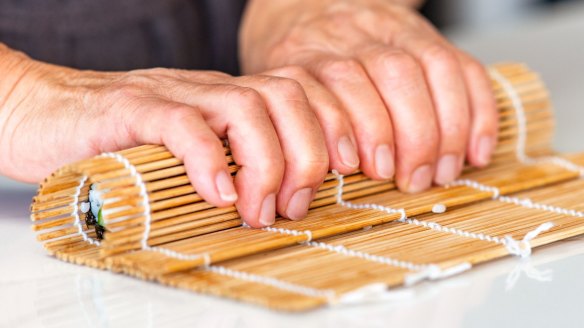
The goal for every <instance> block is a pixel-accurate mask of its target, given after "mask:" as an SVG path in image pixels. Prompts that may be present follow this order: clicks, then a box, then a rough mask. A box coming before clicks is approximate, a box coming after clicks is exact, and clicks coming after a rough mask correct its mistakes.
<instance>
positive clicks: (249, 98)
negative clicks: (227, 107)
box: [225, 85, 265, 111]
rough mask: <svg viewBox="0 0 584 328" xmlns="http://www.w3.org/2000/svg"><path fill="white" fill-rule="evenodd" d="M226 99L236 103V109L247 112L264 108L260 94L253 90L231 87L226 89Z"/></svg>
mask: <svg viewBox="0 0 584 328" xmlns="http://www.w3.org/2000/svg"><path fill="white" fill-rule="evenodd" d="M225 92H226V94H227V95H226V97H227V98H228V99H230V100H231V101H233V102H234V104H235V107H239V108H243V109H244V110H245V111H249V110H257V109H261V108H264V107H265V105H264V101H263V99H262V96H261V95H260V93H259V92H257V91H256V90H255V89H253V88H248V87H240V86H236V85H229V86H227V87H226V90H225Z"/></svg>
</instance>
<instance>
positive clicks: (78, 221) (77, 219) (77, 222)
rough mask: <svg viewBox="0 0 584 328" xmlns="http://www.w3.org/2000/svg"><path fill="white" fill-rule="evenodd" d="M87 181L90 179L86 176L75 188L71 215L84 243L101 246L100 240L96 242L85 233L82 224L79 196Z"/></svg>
mask: <svg viewBox="0 0 584 328" xmlns="http://www.w3.org/2000/svg"><path fill="white" fill-rule="evenodd" d="M87 179H88V178H87V176H85V175H84V176H83V177H81V180H79V184H78V185H77V187H76V188H75V193H74V194H73V202H71V204H69V205H70V206H72V207H73V211H72V213H71V215H72V216H73V218H74V219H75V220H74V221H73V225H74V226H75V227H76V228H77V233H78V234H79V235H80V236H81V237H82V238H83V241H85V242H88V243H90V244H91V245H96V246H99V245H100V242H99V240H95V239H93V238H91V237H89V236H88V235H87V233H85V231H83V225H82V224H81V218H80V217H79V196H80V195H81V188H83V186H84V185H85V182H86V181H87Z"/></svg>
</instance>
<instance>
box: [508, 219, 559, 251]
mask: <svg viewBox="0 0 584 328" xmlns="http://www.w3.org/2000/svg"><path fill="white" fill-rule="evenodd" d="M553 226H554V224H553V222H546V223H542V224H541V225H539V227H537V228H536V229H535V230H532V231H530V232H528V233H527V234H526V235H525V237H523V239H522V240H521V241H517V240H515V239H513V238H512V237H511V236H505V239H504V240H505V247H506V248H507V250H508V251H509V253H510V254H513V255H517V256H520V257H522V258H526V257H529V256H530V255H531V244H530V242H531V240H532V239H534V238H535V237H537V236H538V235H539V234H540V233H542V232H545V231H548V230H550V229H551V228H552V227H553Z"/></svg>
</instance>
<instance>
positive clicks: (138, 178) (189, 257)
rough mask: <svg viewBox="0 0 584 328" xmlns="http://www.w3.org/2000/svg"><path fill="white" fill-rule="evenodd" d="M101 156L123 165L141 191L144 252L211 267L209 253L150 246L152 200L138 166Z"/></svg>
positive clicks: (108, 155) (118, 155) (117, 156)
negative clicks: (198, 261) (199, 260)
mask: <svg viewBox="0 0 584 328" xmlns="http://www.w3.org/2000/svg"><path fill="white" fill-rule="evenodd" d="M101 156H102V157H109V158H113V159H115V160H116V161H118V162H119V163H121V164H122V165H124V168H125V169H127V170H128V171H129V172H130V176H131V177H132V178H134V181H135V185H136V187H138V189H139V190H140V191H139V195H140V198H141V199H142V202H141V204H142V207H143V208H144V211H143V212H142V215H143V216H144V232H143V234H142V238H141V239H140V245H141V246H142V247H141V248H142V250H145V251H152V252H157V253H160V254H163V255H165V256H168V257H172V258H175V259H177V260H183V261H195V260H198V259H203V261H204V263H205V266H209V265H210V264H211V256H210V254H209V253H200V254H188V253H180V252H176V251H173V250H171V249H168V248H164V247H152V246H150V245H148V238H149V236H150V229H151V223H152V214H151V207H150V198H149V197H148V190H147V189H146V184H145V183H144V180H143V179H142V175H141V174H140V173H138V170H137V169H136V166H134V165H133V164H132V163H130V161H129V160H128V159H127V158H126V157H124V156H122V155H120V154H118V153H103V154H102V155H101Z"/></svg>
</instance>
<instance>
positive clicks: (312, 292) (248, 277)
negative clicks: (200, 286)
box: [206, 265, 337, 303]
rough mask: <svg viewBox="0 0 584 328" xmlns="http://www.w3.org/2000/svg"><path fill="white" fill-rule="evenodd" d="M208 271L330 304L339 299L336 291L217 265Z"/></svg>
mask: <svg viewBox="0 0 584 328" xmlns="http://www.w3.org/2000/svg"><path fill="white" fill-rule="evenodd" d="M206 270H207V271H210V272H213V273H216V274H219V275H222V276H226V277H231V278H235V279H238V280H243V281H249V282H253V283H257V284H262V285H266V286H271V287H275V288H278V289H281V290H285V291H289V292H292V293H295V294H300V295H304V296H309V297H315V298H325V299H327V301H328V302H329V303H335V301H336V299H337V295H336V293H335V291H334V290H332V289H316V288H310V287H306V286H302V285H297V284H293V283H289V282H286V281H283V280H279V279H276V278H271V277H267V276H261V275H256V274H252V273H248V272H243V271H237V270H233V269H229V268H226V267H223V266H217V265H210V266H208V267H207V268H206Z"/></svg>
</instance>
